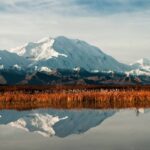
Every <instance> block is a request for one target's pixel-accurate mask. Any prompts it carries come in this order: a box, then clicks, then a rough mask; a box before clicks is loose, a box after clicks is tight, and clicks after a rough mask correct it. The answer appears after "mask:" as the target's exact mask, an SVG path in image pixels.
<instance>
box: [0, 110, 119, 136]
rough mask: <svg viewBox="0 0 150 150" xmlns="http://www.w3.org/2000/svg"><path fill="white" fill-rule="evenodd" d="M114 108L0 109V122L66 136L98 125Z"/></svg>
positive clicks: (45, 133) (47, 133)
mask: <svg viewBox="0 0 150 150" xmlns="http://www.w3.org/2000/svg"><path fill="white" fill-rule="evenodd" d="M115 112H116V111H115V110H57V109H39V110H31V111H20V112H18V111H14V110H13V111H12V110H2V111H0V116H1V117H0V124H1V125H8V126H11V127H15V128H19V129H22V130H25V131H27V132H34V133H38V134H40V135H42V136H45V137H50V136H54V135H55V136H57V137H67V136H69V135H72V134H82V133H84V132H86V131H88V130H89V129H91V128H93V127H96V126H98V125H100V124H101V123H102V122H103V121H104V120H105V119H107V118H108V117H111V116H112V115H114V114H115Z"/></svg>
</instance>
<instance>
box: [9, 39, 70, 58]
mask: <svg viewBox="0 0 150 150" xmlns="http://www.w3.org/2000/svg"><path fill="white" fill-rule="evenodd" d="M54 42H55V40H54V39H52V38H44V39H42V40H39V41H37V42H30V43H27V44H25V45H24V46H21V47H17V48H15V49H11V50H10V51H11V52H14V53H17V54H18V55H19V56H23V57H25V58H28V59H30V60H34V61H39V60H43V59H44V60H47V59H50V58H53V57H58V56H64V57H67V56H66V55H64V54H61V53H58V52H57V51H55V50H54V49H53V44H54Z"/></svg>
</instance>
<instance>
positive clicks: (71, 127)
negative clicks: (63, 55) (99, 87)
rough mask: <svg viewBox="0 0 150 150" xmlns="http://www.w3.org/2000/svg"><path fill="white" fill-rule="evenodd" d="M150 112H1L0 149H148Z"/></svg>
mask: <svg viewBox="0 0 150 150" xmlns="http://www.w3.org/2000/svg"><path fill="white" fill-rule="evenodd" d="M149 112H150V110H149V109H144V108H138V109H132V110H131V109H125V110H110V109H109V110H91V109H86V110H68V109H67V110H65V109H38V110H30V111H15V110H13V111H12V110H1V111H0V116H1V117H0V150H27V149H31V150H41V149H42V150H47V149H53V150H66V149H73V150H75V149H78V150H99V149H102V150H149V149H150V130H149V127H150V113H149ZM136 115H137V116H138V117H137V116H136Z"/></svg>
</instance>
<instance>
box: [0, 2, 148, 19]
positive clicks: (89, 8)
mask: <svg viewBox="0 0 150 150" xmlns="http://www.w3.org/2000/svg"><path fill="white" fill-rule="evenodd" d="M149 8H150V1H149V0H36V1H35V0H6V1H0V11H1V12H11V13H12V12H14V13H15V12H32V13H34V12H35V13H37V12H51V13H58V14H63V15H64V14H65V15H80V16H82V15H90V16H92V15H104V14H105V15H108V14H112V13H120V12H134V11H143V10H144V11H145V10H149Z"/></svg>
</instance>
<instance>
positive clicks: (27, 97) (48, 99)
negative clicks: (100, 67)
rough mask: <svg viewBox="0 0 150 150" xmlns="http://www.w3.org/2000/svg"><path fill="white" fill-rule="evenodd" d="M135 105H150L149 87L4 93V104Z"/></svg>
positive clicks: (0, 98)
mask: <svg viewBox="0 0 150 150" xmlns="http://www.w3.org/2000/svg"><path fill="white" fill-rule="evenodd" d="M43 107H51V108H68V109H69V108H131V107H137V108H138V107H150V91H149V90H100V91H99V90H98V91H96V90H90V91H84V90H82V91H74V92H73V91H71V92H69V91H60V92H55V93H47V92H40V93H39V92H37V93H36V92H34V93H25V92H20V91H13V92H4V93H0V108H1V109H3V108H5V109H9V108H10V109H11V108H14V109H30V108H43Z"/></svg>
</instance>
